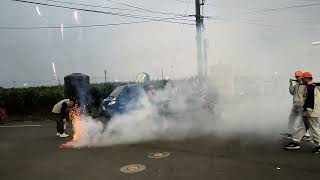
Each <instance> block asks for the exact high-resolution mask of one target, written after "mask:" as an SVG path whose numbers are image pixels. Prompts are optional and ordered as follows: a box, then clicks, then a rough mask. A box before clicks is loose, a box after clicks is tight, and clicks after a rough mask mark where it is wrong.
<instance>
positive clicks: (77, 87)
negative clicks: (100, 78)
mask: <svg viewBox="0 0 320 180" xmlns="http://www.w3.org/2000/svg"><path fill="white" fill-rule="evenodd" d="M89 89H90V77H89V76H87V75H85V74H81V73H73V74H70V75H68V76H65V77H64V95H65V98H67V99H75V100H77V101H78V102H79V103H80V104H81V105H86V104H88V101H89Z"/></svg>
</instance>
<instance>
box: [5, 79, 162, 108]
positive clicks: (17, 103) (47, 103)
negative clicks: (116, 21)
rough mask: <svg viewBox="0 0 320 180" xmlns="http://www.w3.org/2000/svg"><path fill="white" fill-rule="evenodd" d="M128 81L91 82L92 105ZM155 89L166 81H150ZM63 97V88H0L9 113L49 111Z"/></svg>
mask: <svg viewBox="0 0 320 180" xmlns="http://www.w3.org/2000/svg"><path fill="white" fill-rule="evenodd" d="M126 84H128V83H121V82H111V83H103V84H91V88H90V91H89V96H90V98H91V99H90V100H91V101H92V105H93V106H95V107H99V106H100V103H101V101H102V100H103V99H104V98H106V97H107V96H108V95H109V94H110V93H111V92H112V91H113V90H114V89H115V88H116V87H118V86H120V85H126ZM150 84H152V85H154V87H155V88H156V89H159V88H163V87H164V86H165V85H166V81H152V82H150ZM62 99H64V88H63V87H59V86H52V87H29V88H11V89H4V88H0V106H1V107H2V106H3V107H5V108H6V110H7V111H8V112H9V113H11V114H12V113H18V114H32V113H35V112H37V113H38V112H44V113H50V112H51V110H52V108H53V106H54V105H55V104H56V103H57V102H58V101H60V100H62Z"/></svg>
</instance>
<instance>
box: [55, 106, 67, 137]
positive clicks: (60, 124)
mask: <svg viewBox="0 0 320 180" xmlns="http://www.w3.org/2000/svg"><path fill="white" fill-rule="evenodd" d="M68 119H69V111H68V104H67V102H63V103H62V105H61V110H60V117H59V119H57V136H60V137H68V136H69V135H68V134H66V133H65V132H64V131H65V124H66V123H67V120H68Z"/></svg>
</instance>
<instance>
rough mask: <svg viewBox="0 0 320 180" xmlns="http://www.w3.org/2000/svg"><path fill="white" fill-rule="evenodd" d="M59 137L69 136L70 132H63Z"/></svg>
mask: <svg viewBox="0 0 320 180" xmlns="http://www.w3.org/2000/svg"><path fill="white" fill-rule="evenodd" d="M59 137H61V138H66V137H69V135H68V134H66V133H63V134H60V136H59Z"/></svg>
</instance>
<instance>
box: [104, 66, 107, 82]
mask: <svg viewBox="0 0 320 180" xmlns="http://www.w3.org/2000/svg"><path fill="white" fill-rule="evenodd" d="M104 83H107V70H106V69H105V70H104Z"/></svg>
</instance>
